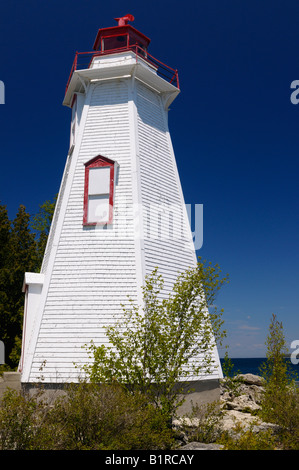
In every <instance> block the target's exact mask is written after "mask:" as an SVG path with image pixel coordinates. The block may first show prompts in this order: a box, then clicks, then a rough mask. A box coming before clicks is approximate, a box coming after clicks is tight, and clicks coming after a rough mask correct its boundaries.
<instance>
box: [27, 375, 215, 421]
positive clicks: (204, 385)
mask: <svg viewBox="0 0 299 470" xmlns="http://www.w3.org/2000/svg"><path fill="white" fill-rule="evenodd" d="M40 386H41V388H42V389H43V391H44V392H45V393H46V395H47V396H48V399H49V401H53V400H55V397H58V396H60V395H62V394H64V393H65V391H64V390H65V384H62V383H56V384H53V383H42V384H40ZM22 388H23V390H24V391H27V392H29V393H31V394H33V393H34V392H36V390H38V389H40V387H39V384H30V383H23V384H22ZM183 396H184V398H185V401H184V403H183V405H181V406H180V407H179V409H178V415H179V416H184V415H186V414H190V413H192V409H193V406H195V405H199V406H201V405H204V404H207V403H213V402H215V401H219V399H220V384H219V380H218V379H213V380H198V381H193V382H188V383H187V384H184V393H183Z"/></svg>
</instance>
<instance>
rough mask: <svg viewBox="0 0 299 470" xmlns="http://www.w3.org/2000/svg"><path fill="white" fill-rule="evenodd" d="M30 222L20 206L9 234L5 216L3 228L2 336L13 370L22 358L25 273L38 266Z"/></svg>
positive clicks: (0, 327)
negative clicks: (4, 242) (4, 239)
mask: <svg viewBox="0 0 299 470" xmlns="http://www.w3.org/2000/svg"><path fill="white" fill-rule="evenodd" d="M2 212H3V210H2ZM29 220H30V216H29V214H28V213H27V212H26V210H25V207H24V206H22V205H21V206H20V207H19V210H18V213H17V215H16V217H15V219H14V221H13V223H12V226H11V229H10V231H9V234H8V233H7V232H5V230H4V228H5V227H6V226H7V220H6V219H5V217H4V218H3V221H2V225H1V227H2V233H3V237H4V238H5V236H6V237H7V238H6V250H5V251H6V253H2V259H3V265H2V268H1V294H2V295H1V299H0V336H1V339H2V341H3V342H4V344H5V355H6V363H7V364H8V365H9V366H10V367H12V368H14V367H16V366H17V364H18V360H19V355H20V347H21V338H22V326H23V310H24V295H23V293H22V285H23V280H24V273H25V272H26V271H35V270H36V267H37V256H36V243H35V237H34V234H33V233H32V232H31V231H30V225H29ZM4 235H5V236H4Z"/></svg>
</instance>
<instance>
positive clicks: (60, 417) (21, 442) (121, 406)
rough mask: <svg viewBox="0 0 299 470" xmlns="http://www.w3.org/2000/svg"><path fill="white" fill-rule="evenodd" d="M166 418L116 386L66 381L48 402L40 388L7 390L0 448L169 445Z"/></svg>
mask: <svg viewBox="0 0 299 470" xmlns="http://www.w3.org/2000/svg"><path fill="white" fill-rule="evenodd" d="M168 424H169V423H168V422H167V420H166V419H165V417H164V416H163V415H162V413H161V411H160V410H159V409H157V408H155V407H154V406H153V405H151V404H149V403H148V402H147V401H146V400H145V398H144V397H143V396H141V395H135V396H131V395H129V394H128V393H125V391H124V390H123V389H122V388H120V387H118V386H102V387H99V386H95V385H88V384H79V385H71V386H69V387H68V389H67V390H66V393H65V395H63V396H60V397H58V398H56V399H55V401H54V402H53V403H51V404H49V402H48V401H47V400H45V399H43V392H42V391H40V392H38V393H37V394H35V395H34V396H29V395H26V394H22V393H17V392H14V391H8V392H7V393H6V394H5V396H4V398H3V400H2V402H1V404H0V449H1V450H4V449H5V450H9V449H12V450H14V449H16V450H30V449H36V450H38V449H39V450H121V449H123V450H131V449H141V450H146V449H169V448H171V447H172V446H173V444H174V432H173V431H172V429H171V428H170V427H169V425H168Z"/></svg>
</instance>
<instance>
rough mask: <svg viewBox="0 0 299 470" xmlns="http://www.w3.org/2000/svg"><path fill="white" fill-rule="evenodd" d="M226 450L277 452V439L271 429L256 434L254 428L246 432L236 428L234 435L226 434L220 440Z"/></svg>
mask: <svg viewBox="0 0 299 470" xmlns="http://www.w3.org/2000/svg"><path fill="white" fill-rule="evenodd" d="M218 442H219V444H222V445H223V447H224V449H225V450H275V449H277V448H278V447H277V445H278V444H277V439H276V438H275V436H274V435H273V433H272V431H271V429H270V430H266V431H262V432H259V433H257V432H254V430H253V429H252V428H250V429H248V430H246V431H244V429H242V428H241V427H238V426H236V428H235V432H234V434H231V433H228V432H225V433H223V434H222V436H221V438H220V439H219V441H218Z"/></svg>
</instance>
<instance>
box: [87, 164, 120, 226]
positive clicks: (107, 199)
mask: <svg viewBox="0 0 299 470" xmlns="http://www.w3.org/2000/svg"><path fill="white" fill-rule="evenodd" d="M114 173H115V162H114V161H113V160H109V159H108V158H106V157H102V156H101V155H98V156H97V157H95V158H93V159H92V160H90V161H89V162H87V163H85V188H84V213H83V214H84V215H83V224H84V225H106V224H111V223H112V220H113V196H114Z"/></svg>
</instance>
